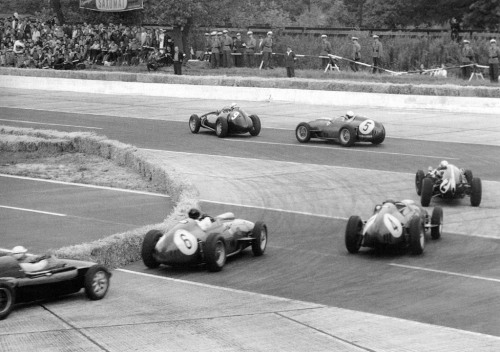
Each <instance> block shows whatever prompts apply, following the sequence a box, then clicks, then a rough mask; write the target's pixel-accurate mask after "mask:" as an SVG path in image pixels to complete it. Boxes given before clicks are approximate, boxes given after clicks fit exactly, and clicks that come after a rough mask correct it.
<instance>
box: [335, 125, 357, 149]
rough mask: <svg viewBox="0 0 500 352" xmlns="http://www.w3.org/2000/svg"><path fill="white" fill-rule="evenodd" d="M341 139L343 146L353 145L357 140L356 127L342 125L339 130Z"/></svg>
mask: <svg viewBox="0 0 500 352" xmlns="http://www.w3.org/2000/svg"><path fill="white" fill-rule="evenodd" d="M339 140H340V144H341V145H342V146H343V147H352V146H353V145H354V143H355V142H356V131H355V130H354V127H352V126H350V125H346V126H344V127H342V128H341V129H340V132H339Z"/></svg>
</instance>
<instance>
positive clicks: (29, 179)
mask: <svg viewBox="0 0 500 352" xmlns="http://www.w3.org/2000/svg"><path fill="white" fill-rule="evenodd" d="M0 177H8V178H16V179H20V180H28V181H39V182H47V183H55V184H60V185H69V186H77V187H86V188H96V189H104V190H107V191H117V192H125V193H134V194H143V195H146V196H153V197H163V198H170V196H169V195H167V194H161V193H153V192H146V191H136V190H133V189H124V188H114V187H106V186H95V185H89V184H85V183H73V182H65V181H56V180H47V179H43V178H33V177H26V176H15V175H7V174H0Z"/></svg>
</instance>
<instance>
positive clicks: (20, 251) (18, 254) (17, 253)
mask: <svg viewBox="0 0 500 352" xmlns="http://www.w3.org/2000/svg"><path fill="white" fill-rule="evenodd" d="M27 252H28V250H27V249H26V248H24V247H23V246H15V247H14V248H12V251H11V253H12V256H13V257H14V258H16V259H21V258H22V257H23V256H24V255H25V254H26V253H27Z"/></svg>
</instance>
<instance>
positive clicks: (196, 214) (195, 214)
mask: <svg viewBox="0 0 500 352" xmlns="http://www.w3.org/2000/svg"><path fill="white" fill-rule="evenodd" d="M188 216H189V217H190V218H191V219H195V220H196V219H199V218H200V216H201V213H200V211H199V210H198V209H196V208H192V209H190V210H189V212H188Z"/></svg>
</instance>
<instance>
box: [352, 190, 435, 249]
mask: <svg viewBox="0 0 500 352" xmlns="http://www.w3.org/2000/svg"><path fill="white" fill-rule="evenodd" d="M442 227H443V209H441V208H440V207H435V208H434V210H433V211H432V215H431V216H429V214H428V213H427V211H426V210H425V209H424V208H422V207H421V206H419V205H418V204H415V202H414V201H412V200H403V201H399V202H396V201H393V200H387V201H385V202H384V203H382V204H378V205H376V206H375V209H374V211H373V215H372V216H371V217H370V218H369V219H368V220H367V221H362V220H361V218H360V217H359V216H356V215H353V216H351V217H350V218H349V220H348V221H347V226H346V230H345V245H346V248H347V251H348V252H349V253H353V254H354V253H357V252H358V251H359V249H360V248H361V247H370V248H384V247H395V246H397V247H402V248H408V249H409V250H410V252H411V253H412V254H416V255H418V254H422V253H423V251H424V247H425V241H426V238H425V233H426V231H429V230H430V235H431V238H432V239H435V240H437V239H439V238H440V237H441V231H442Z"/></svg>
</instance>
